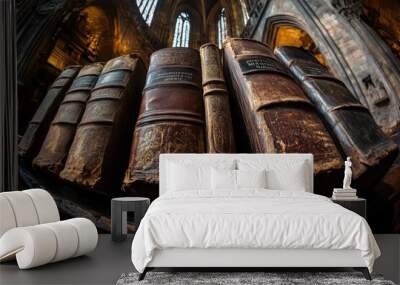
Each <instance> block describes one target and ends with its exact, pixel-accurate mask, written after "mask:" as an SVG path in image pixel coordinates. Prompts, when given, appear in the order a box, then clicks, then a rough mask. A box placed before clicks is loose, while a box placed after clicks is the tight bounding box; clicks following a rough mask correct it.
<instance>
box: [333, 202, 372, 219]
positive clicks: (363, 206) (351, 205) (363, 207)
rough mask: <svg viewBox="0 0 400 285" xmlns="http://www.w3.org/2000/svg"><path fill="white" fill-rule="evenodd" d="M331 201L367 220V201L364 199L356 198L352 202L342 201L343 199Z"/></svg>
mask: <svg viewBox="0 0 400 285" xmlns="http://www.w3.org/2000/svg"><path fill="white" fill-rule="evenodd" d="M331 200H332V201H333V202H334V203H336V204H339V205H341V206H342V207H344V208H346V209H349V210H350V211H353V212H354V213H357V214H359V215H360V216H361V217H363V218H364V219H366V218H367V200H365V199H363V198H356V199H352V200H344V199H343V200H341V199H332V198H331Z"/></svg>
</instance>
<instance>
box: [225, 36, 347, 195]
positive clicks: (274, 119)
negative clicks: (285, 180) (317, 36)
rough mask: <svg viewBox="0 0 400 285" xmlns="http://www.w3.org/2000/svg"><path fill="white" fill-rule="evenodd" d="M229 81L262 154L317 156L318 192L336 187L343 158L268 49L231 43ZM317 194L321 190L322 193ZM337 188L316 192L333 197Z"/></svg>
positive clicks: (227, 58)
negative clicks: (309, 154)
mask: <svg viewBox="0 0 400 285" xmlns="http://www.w3.org/2000/svg"><path fill="white" fill-rule="evenodd" d="M224 59H225V61H224V62H225V70H226V75H227V78H229V79H230V80H229V82H230V84H231V86H230V89H231V90H232V92H233V93H234V95H235V96H234V98H235V99H236V100H235V101H236V104H237V105H238V107H239V110H240V113H241V116H242V118H243V121H244V125H245V130H246V131H247V135H248V140H249V142H248V143H249V145H250V147H251V150H252V151H253V152H258V153H312V154H313V155H314V170H315V174H316V175H317V177H316V186H318V185H319V183H320V184H321V185H322V184H324V185H327V186H330V187H332V186H334V185H332V184H330V183H334V181H337V178H338V175H341V173H340V172H339V170H340V169H341V168H342V165H343V160H342V157H341V155H340V153H339V151H338V149H337V147H336V145H335V143H334V141H333V139H332V137H331V136H330V134H329V133H328V131H327V130H326V128H325V126H324V124H323V123H322V121H321V120H320V118H319V117H318V115H317V113H316V110H315V109H314V106H313V105H312V103H311V102H310V100H309V99H308V98H307V96H306V95H305V94H304V92H303V90H302V89H301V87H300V86H298V85H297V84H296V82H295V81H294V79H293V78H291V76H290V74H289V70H288V69H287V68H286V67H285V66H284V65H283V64H282V63H280V62H279V61H278V60H277V58H276V57H275V55H274V54H273V52H272V50H271V49H270V48H269V47H268V46H267V45H265V44H263V43H260V42H258V41H254V40H250V39H237V38H231V39H229V40H227V41H226V42H225V44H224ZM317 188H318V187H317ZM331 189H332V188H330V189H329V188H328V189H323V187H320V188H319V189H317V191H320V193H321V194H326V195H329V192H331Z"/></svg>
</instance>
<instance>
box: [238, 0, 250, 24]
mask: <svg viewBox="0 0 400 285" xmlns="http://www.w3.org/2000/svg"><path fill="white" fill-rule="evenodd" d="M240 4H241V6H242V13H243V21H244V24H245V25H246V23H247V20H248V19H249V13H248V12H247V5H246V2H245V0H240Z"/></svg>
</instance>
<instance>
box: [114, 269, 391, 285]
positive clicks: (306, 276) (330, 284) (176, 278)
mask: <svg viewBox="0 0 400 285" xmlns="http://www.w3.org/2000/svg"><path fill="white" fill-rule="evenodd" d="M138 276H139V274H138V273H128V274H122V275H121V277H120V278H119V279H118V281H117V284H116V285H136V284H140V285H145V284H157V285H163V284H171V285H178V284H179V285H186V284H212V285H219V284H221V285H239V284H240V285H245V284H252V285H253V284H267V285H278V284H279V285H298V284H310V285H311V284H318V285H319V284H321V285H322V284H324V285H350V284H351V285H358V284H368V285H371V284H373V285H395V283H393V282H392V281H388V280H384V279H383V277H382V276H380V275H372V278H373V280H372V281H368V280H366V279H365V278H364V276H363V275H362V274H361V273H359V272H148V273H147V274H146V278H145V279H144V280H142V281H138V280H137V279H138Z"/></svg>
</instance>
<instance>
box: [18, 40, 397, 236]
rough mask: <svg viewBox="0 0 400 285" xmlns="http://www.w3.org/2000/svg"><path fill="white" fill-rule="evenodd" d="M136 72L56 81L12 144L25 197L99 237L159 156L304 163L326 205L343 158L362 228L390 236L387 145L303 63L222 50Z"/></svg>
mask: <svg viewBox="0 0 400 285" xmlns="http://www.w3.org/2000/svg"><path fill="white" fill-rule="evenodd" d="M144 62H146V61H145V60H143V58H142V56H141V55H140V54H138V53H136V54H128V55H124V56H120V57H117V58H113V59H111V60H109V61H108V62H104V63H103V62H98V63H92V64H88V65H85V66H70V67H66V68H65V69H64V70H63V71H62V72H61V73H60V74H59V76H58V77H57V79H56V80H55V81H54V83H53V84H52V85H50V86H49V88H48V91H47V94H46V96H45V97H44V99H43V101H42V102H41V104H40V106H39V108H38V109H37V111H36V113H35V114H34V116H33V118H32V120H31V121H30V124H29V126H28V128H27V130H26V131H25V133H24V135H23V136H22V138H21V140H20V143H19V154H20V157H21V165H22V166H21V168H22V169H21V171H20V172H21V176H22V179H23V180H24V183H25V185H28V186H35V185H36V186H43V185H44V186H43V187H46V188H51V190H52V191H54V193H55V195H56V197H59V198H58V199H56V200H57V201H58V203H59V204H62V205H61V206H62V207H61V210H63V209H64V212H65V214H66V215H72V216H73V215H75V214H76V215H77V214H78V213H79V214H80V215H82V213H83V212H84V214H85V216H89V217H90V218H91V219H92V220H95V222H96V225H97V226H98V227H99V228H101V229H104V230H105V231H107V230H108V229H109V208H107V205H108V204H109V200H110V198H111V197H116V196H126V195H132V196H134V195H139V196H148V197H151V198H155V197H156V196H157V184H158V156H159V154H160V153H203V152H209V153H224V152H227V153H234V152H257V153H312V154H313V155H314V161H315V164H314V167H315V169H314V170H315V193H317V194H321V195H325V196H329V197H330V196H331V195H332V191H333V189H334V188H335V187H340V186H341V183H342V180H343V167H344V159H345V157H347V156H350V157H351V158H352V161H353V171H354V178H355V181H354V183H353V185H354V187H355V188H357V189H358V190H359V191H358V192H357V195H358V196H360V197H364V198H367V200H368V211H369V216H370V217H371V220H370V223H371V226H372V228H373V229H375V230H376V231H377V232H379V231H380V228H382V227H381V224H380V223H381V221H382V220H383V219H392V220H393V222H391V223H392V225H391V228H392V229H393V230H394V229H398V230H400V217H399V216H398V215H399V213H397V218H393V217H396V213H393V212H390V213H388V212H386V213H385V212H382V211H381V208H382V207H383V205H388V204H390V197H391V196H390V195H391V194H393V193H389V192H388V193H386V192H382V190H379V189H382V183H388V182H387V181H388V180H385V175H386V174H387V173H388V172H390V167H391V165H392V164H393V161H394V159H395V158H396V155H397V152H398V148H397V145H396V143H395V142H393V141H392V140H391V139H389V138H388V137H387V136H386V135H385V134H384V133H383V132H382V131H381V129H380V128H379V127H378V126H377V124H376V123H375V122H374V120H373V118H372V116H371V114H370V113H369V111H368V109H366V108H365V107H364V106H363V105H362V104H361V103H360V102H359V101H358V100H357V99H356V98H355V97H354V96H353V95H352V94H351V93H350V91H349V90H348V89H347V88H346V87H345V85H344V84H343V83H342V82H341V81H340V80H339V79H337V78H336V77H335V76H334V75H332V74H331V73H330V72H329V71H328V69H327V68H326V67H325V66H324V65H322V64H320V63H319V62H318V61H317V60H316V59H315V58H314V57H313V55H312V54H310V53H308V52H306V51H305V50H302V49H299V48H293V47H281V48H278V49H276V50H275V53H274V51H273V50H272V49H271V48H270V47H269V46H267V45H265V44H263V43H261V42H257V41H254V40H249V39H239V38H231V39H229V40H227V41H226V42H225V44H224V47H223V49H222V51H221V50H220V49H218V48H217V47H216V46H215V45H213V44H206V45H203V46H202V47H201V48H200V51H198V50H194V49H190V48H166V49H161V50H158V51H156V52H154V53H153V54H152V56H151V58H150V64H149V66H148V68H147V66H146V64H145V63H144ZM390 181H392V180H390ZM385 189H386V188H385ZM379 191H380V192H379ZM57 195H58V196H57ZM66 197H68V199H67V198H66ZM64 199H65V200H64ZM67 201H72V202H67ZM392 208H393V209H396V205H392ZM386 222H387V221H386ZM387 228H388V227H386V229H387Z"/></svg>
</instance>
